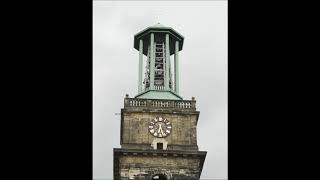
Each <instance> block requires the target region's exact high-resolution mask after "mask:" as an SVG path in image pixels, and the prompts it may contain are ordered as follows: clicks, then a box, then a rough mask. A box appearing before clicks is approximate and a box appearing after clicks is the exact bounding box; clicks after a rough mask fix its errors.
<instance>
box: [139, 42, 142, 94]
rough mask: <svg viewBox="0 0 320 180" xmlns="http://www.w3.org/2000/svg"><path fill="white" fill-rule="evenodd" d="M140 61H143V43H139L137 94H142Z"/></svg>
mask: <svg viewBox="0 0 320 180" xmlns="http://www.w3.org/2000/svg"><path fill="white" fill-rule="evenodd" d="M142 60H143V41H142V40H140V42H139V82H138V94H140V93H141V92H142V68H143V67H142V64H143V63H142Z"/></svg>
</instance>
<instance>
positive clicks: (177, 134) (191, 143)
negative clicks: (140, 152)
mask: <svg viewBox="0 0 320 180" xmlns="http://www.w3.org/2000/svg"><path fill="white" fill-rule="evenodd" d="M156 116H162V117H164V118H166V119H168V120H169V121H170V122H171V124H172V131H171V134H170V135H169V136H168V137H166V138H164V139H165V140H166V141H167V142H168V149H171V150H179V148H180V149H192V150H197V132H196V123H197V114H185V113H177V114H172V113H157V112H124V113H123V125H122V128H123V129H122V147H124V148H135V145H133V144H137V145H138V144H139V145H138V146H136V148H139V149H152V147H151V144H152V142H153V141H154V139H155V138H156V137H154V136H152V135H151V134H150V133H149V131H148V126H149V122H150V121H151V120H152V119H154V118H155V117H156ZM181 146H184V147H181Z"/></svg>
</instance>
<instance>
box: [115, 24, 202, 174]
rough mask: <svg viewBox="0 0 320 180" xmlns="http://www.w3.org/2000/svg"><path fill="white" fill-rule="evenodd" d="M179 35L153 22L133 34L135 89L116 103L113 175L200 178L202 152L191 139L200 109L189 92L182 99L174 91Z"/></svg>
mask: <svg viewBox="0 0 320 180" xmlns="http://www.w3.org/2000/svg"><path fill="white" fill-rule="evenodd" d="M183 40H184V37H183V36H182V35H180V34H179V33H178V32H176V31H175V30H174V29H172V28H170V27H164V26H163V25H161V24H159V23H158V24H156V25H154V26H151V27H148V28H146V29H144V30H143V31H141V32H139V33H137V34H136V35H135V36H134V48H135V49H137V50H138V51H139V80H138V94H137V95H136V96H135V97H134V98H130V97H129V96H128V95H126V97H125V99H124V108H122V109H121V131H120V144H121V148H114V150H113V157H114V162H113V163H114V164H113V170H114V172H113V176H114V180H129V179H136V180H152V179H162V180H198V179H200V175H201V172H202V167H203V164H204V160H205V157H206V153H207V152H206V151H199V149H198V145H197V122H198V118H199V114H200V112H199V111H197V110H196V101H195V98H192V99H191V100H183V98H182V97H181V96H180V95H179V51H181V50H182V46H183ZM171 55H173V56H174V62H173V63H171V60H170V56H171ZM144 61H145V62H144ZM143 64H146V65H145V70H144V72H143V69H144V68H143ZM172 64H174V65H173V66H172ZM172 72H173V73H172Z"/></svg>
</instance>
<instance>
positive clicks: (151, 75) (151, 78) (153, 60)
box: [150, 33, 155, 90]
mask: <svg viewBox="0 0 320 180" xmlns="http://www.w3.org/2000/svg"><path fill="white" fill-rule="evenodd" d="M154 56H155V54H154V34H153V33H151V36H150V89H151V90H153V89H154V66H155V57H154Z"/></svg>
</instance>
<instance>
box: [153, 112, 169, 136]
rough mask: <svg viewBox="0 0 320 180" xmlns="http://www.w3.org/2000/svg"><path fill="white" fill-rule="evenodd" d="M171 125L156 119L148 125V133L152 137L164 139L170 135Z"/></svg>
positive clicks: (158, 118) (166, 121) (163, 120)
mask: <svg viewBox="0 0 320 180" xmlns="http://www.w3.org/2000/svg"><path fill="white" fill-rule="evenodd" d="M171 129H172V127H171V123H170V121H168V120H167V119H165V118H163V117H156V118H154V119H152V120H151V122H150V123H149V132H150V133H151V134H152V135H153V136H154V137H159V138H164V137H167V136H168V135H169V134H170V133H171Z"/></svg>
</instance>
